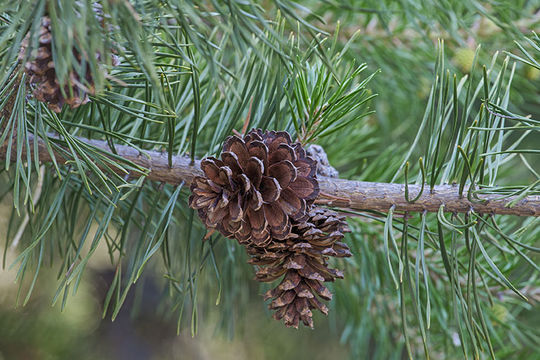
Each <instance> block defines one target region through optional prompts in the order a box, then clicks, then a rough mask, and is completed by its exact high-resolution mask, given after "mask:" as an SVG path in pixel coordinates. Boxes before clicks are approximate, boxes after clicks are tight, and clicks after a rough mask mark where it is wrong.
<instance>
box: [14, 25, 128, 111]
mask: <svg viewBox="0 0 540 360" xmlns="http://www.w3.org/2000/svg"><path fill="white" fill-rule="evenodd" d="M38 36H39V39H38V47H37V50H34V51H32V53H31V54H30V55H29V57H28V59H26V52H27V50H28V46H29V43H30V34H27V35H26V37H25V38H24V39H23V41H22V43H21V50H20V52H19V61H24V60H25V59H26V60H27V61H26V63H25V64H24V71H25V72H26V74H27V75H28V77H29V83H30V84H31V85H33V86H34V91H33V94H34V97H35V98H36V100H38V101H42V102H45V103H47V106H48V107H49V109H51V110H52V111H54V112H56V113H59V112H60V111H61V110H62V107H63V106H64V104H68V105H69V106H70V107H71V108H77V107H79V106H81V105H83V104H86V103H87V102H89V101H90V99H89V97H88V94H92V93H93V92H94V82H93V80H92V75H91V73H90V67H89V65H87V67H86V75H85V79H84V80H85V81H82V80H81V78H80V77H79V74H78V73H77V72H76V71H75V70H73V69H71V70H70V72H69V79H68V81H67V83H66V84H64V85H63V90H64V91H63V92H62V85H61V84H60V83H59V81H58V79H57V77H56V69H55V64H54V61H53V56H52V41H53V34H52V32H51V19H50V18H49V17H48V16H43V17H42V18H41V27H40V29H39V34H38ZM73 53H74V54H75V56H76V57H77V59H78V61H79V62H82V59H81V54H80V53H79V52H78V51H77V50H76V49H73ZM96 58H97V59H98V60H99V59H100V54H96ZM112 63H113V65H117V64H118V59H117V57H116V56H114V55H113V57H112Z"/></svg>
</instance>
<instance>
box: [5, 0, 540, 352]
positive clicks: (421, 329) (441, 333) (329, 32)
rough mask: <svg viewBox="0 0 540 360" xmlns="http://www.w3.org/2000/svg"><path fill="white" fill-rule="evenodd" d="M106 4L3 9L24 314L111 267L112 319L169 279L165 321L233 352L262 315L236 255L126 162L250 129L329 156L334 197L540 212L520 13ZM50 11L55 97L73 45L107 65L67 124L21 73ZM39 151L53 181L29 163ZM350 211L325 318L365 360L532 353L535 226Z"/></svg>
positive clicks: (525, 11)
mask: <svg viewBox="0 0 540 360" xmlns="http://www.w3.org/2000/svg"><path fill="white" fill-rule="evenodd" d="M100 3H101V4H102V10H101V11H102V12H103V15H102V19H105V20H103V22H102V21H100V20H99V18H97V17H96V16H95V13H94V10H93V9H94V7H93V4H92V1H89V0H86V1H76V2H74V1H68V0H63V1H54V2H53V1H47V0H35V1H26V2H15V3H14V2H12V1H0V114H2V117H1V118H0V129H1V133H0V144H3V143H4V142H6V143H7V146H8V151H7V152H6V154H7V155H6V157H7V158H6V161H5V164H4V166H2V168H1V170H0V201H1V203H2V204H4V205H5V206H9V207H10V209H11V210H12V211H11V215H10V218H9V221H8V225H7V228H6V229H2V230H5V232H6V241H5V245H4V250H3V258H2V259H3V261H2V267H3V268H4V269H6V271H7V270H8V269H12V270H16V271H17V282H18V284H19V294H18V296H17V300H16V302H17V303H19V304H27V303H28V302H29V301H31V299H32V293H33V291H34V289H35V288H36V287H37V286H38V284H39V281H40V270H41V269H42V268H44V267H51V268H52V269H53V270H54V271H56V273H57V286H56V291H55V295H54V296H53V298H52V302H53V304H57V306H59V307H60V308H62V309H63V308H64V307H65V305H66V302H67V301H68V298H69V296H70V294H74V293H76V292H77V290H78V289H79V288H80V287H81V284H82V282H84V281H85V280H84V278H85V277H86V274H87V273H88V271H86V269H87V267H88V263H89V262H90V261H91V259H93V258H95V257H97V255H96V254H98V253H100V252H104V253H105V254H106V255H107V257H108V262H109V264H110V266H111V267H113V268H114V269H115V272H114V276H113V278H112V280H111V283H110V286H109V287H108V291H107V292H106V295H105V297H104V299H103V309H102V314H103V316H104V317H108V318H109V317H110V318H112V319H115V318H117V316H118V314H119V312H120V310H121V309H122V306H123V305H124V304H125V302H126V299H127V298H128V295H129V294H132V293H133V292H136V291H137V287H139V286H141V285H140V284H141V283H143V282H144V278H145V276H146V275H145V274H157V275H158V276H160V278H161V280H160V281H159V283H160V285H161V286H162V292H161V293H160V300H161V305H160V306H159V311H161V312H163V313H164V314H166V315H167V317H168V318H174V319H175V322H176V325H177V332H186V331H187V332H189V333H190V334H192V335H196V334H197V333H198V332H199V331H200V329H201V328H203V327H205V326H206V323H205V321H207V320H208V318H207V317H205V316H204V314H206V313H209V312H210V311H211V310H212V309H215V308H216V307H217V309H218V313H219V319H218V320H217V321H216V322H217V323H218V324H219V327H220V329H221V330H222V331H224V332H226V333H228V334H229V335H230V336H232V335H234V334H238V333H239V332H240V331H241V329H238V328H236V327H235V324H236V323H237V321H238V318H239V317H242V316H243V308H244V307H246V306H247V305H248V304H250V303H252V302H253V301H254V300H255V301H262V299H261V298H260V296H258V295H257V294H259V293H261V292H262V290H263V289H258V288H257V287H258V286H257V285H256V284H255V283H254V282H253V281H252V280H251V278H252V273H253V271H252V269H250V267H249V266H248V265H247V264H246V255H245V254H244V253H243V251H242V249H241V248H240V247H239V246H238V245H237V244H236V243H235V242H234V241H230V240H226V239H223V238H222V237H221V236H218V235H212V236H210V237H209V238H208V239H206V240H205V241H203V239H204V238H205V233H206V229H204V228H203V226H202V224H201V223H200V222H199V220H198V219H197V217H196V216H195V214H194V212H193V211H192V210H191V209H189V207H188V206H187V197H188V196H189V189H187V187H186V186H184V184H179V185H178V186H172V185H166V184H158V183H152V182H151V181H148V180H146V179H144V178H140V179H139V180H133V179H131V178H130V177H129V175H130V174H132V173H133V172H140V173H146V172H147V169H144V168H141V167H140V166H137V165H135V164H133V163H132V162H130V161H127V160H125V159H123V158H121V157H120V156H118V155H117V152H116V150H115V146H117V145H129V146H130V147H132V148H134V149H136V150H138V151H139V152H140V153H141V155H140V156H143V157H144V156H146V155H145V152H146V151H148V150H158V151H163V152H166V153H167V154H168V160H169V163H171V162H172V157H173V156H175V155H189V156H191V157H192V158H201V157H203V156H207V155H212V154H216V153H217V152H219V151H220V149H221V146H222V143H223V140H224V139H225V137H227V136H229V135H230V134H231V133H232V132H233V130H238V131H241V129H242V127H243V126H244V124H245V125H247V127H248V128H251V127H260V128H264V129H279V130H287V131H289V132H291V133H294V134H296V136H297V138H298V139H299V140H300V141H301V142H303V143H310V142H317V143H319V144H321V145H323V146H324V147H325V149H326V151H327V153H328V156H329V159H330V162H331V163H332V165H334V166H335V167H336V168H338V170H340V176H341V177H342V178H350V179H357V180H365V181H377V182H402V183H416V184H422V185H423V186H424V187H423V191H424V192H428V191H431V190H432V189H433V187H434V186H435V185H438V184H450V183H455V184H456V187H457V189H458V191H460V193H461V194H462V195H463V196H467V197H468V199H469V200H471V201H473V202H475V201H481V200H480V199H479V195H480V194H486V193H489V194H497V195H499V196H500V197H501V198H505V197H508V196H517V197H518V199H521V198H523V197H525V196H531V195H536V196H537V195H540V180H539V172H540V170H539V161H538V142H539V141H540V133H539V127H538V124H539V123H540V119H539V118H540V107H539V103H538V96H539V95H540V88H539V87H538V86H537V85H538V79H535V78H534V77H535V76H537V75H534V73H531V70H530V69H539V68H540V67H539V66H538V62H539V61H540V60H539V59H540V47H539V46H540V44H539V39H538V35H536V34H534V33H533V34H532V36H531V35H530V31H529V30H531V29H534V27H535V26H538V17H536V18H534V17H533V16H532V15H531V14H532V10H534V5H533V4H531V3H530V2H527V1H519V2H517V3H516V2H514V1H498V2H478V1H473V2H461V1H445V2H437V3H436V4H435V3H433V4H432V3H429V2H423V1H416V0H408V1H405V2H399V3H398V2H393V1H383V2H380V1H371V0H366V1H360V2H358V1H349V2H347V1H339V2H338V1H324V2H322V3H321V2H314V1H310V0H306V1H302V2H299V3H295V2H292V1H275V2H262V3H261V4H259V3H257V2H250V1H227V2H225V1H203V2H191V1H180V0H166V1H163V0H162V1H152V0H145V1H132V2H128V1H102V2H100ZM45 12H47V13H48V14H49V15H50V16H51V19H52V27H53V35H54V39H55V42H54V48H53V49H54V62H55V68H56V69H57V71H58V77H59V80H60V81H62V79H64V78H65V77H66V76H67V71H68V69H70V68H74V69H75V71H77V73H78V74H79V75H80V77H81V78H85V76H84V75H86V74H85V72H86V71H87V67H86V66H81V65H79V63H78V60H77V59H76V57H75V54H74V52H73V51H72V49H73V48H76V49H78V51H86V52H88V54H99V57H96V56H89V57H88V58H89V59H91V61H90V63H89V64H88V65H89V66H88V69H89V70H88V71H89V72H90V74H91V77H92V79H93V81H94V83H95V87H96V93H95V94H94V95H93V96H92V97H91V100H92V101H91V103H89V104H87V105H85V106H82V107H80V108H77V109H74V110H73V109H68V108H67V107H65V108H64V109H63V111H62V112H61V113H60V114H55V113H53V112H52V111H50V110H49V109H47V107H46V106H45V105H44V104H43V103H40V102H38V101H36V100H35V99H34V98H33V97H32V96H29V94H30V93H31V89H29V88H28V87H29V85H28V83H27V82H26V80H27V79H26V75H25V73H24V72H23V68H22V67H21V66H20V64H18V62H17V58H18V56H19V49H20V47H21V45H20V44H21V42H22V41H23V39H24V37H25V36H26V34H27V33H28V32H29V33H30V39H31V42H30V43H31V44H33V45H31V46H34V47H35V45H36V44H37V35H36V34H37V33H36V31H37V30H38V28H39V23H40V21H41V16H42V15H43V14H44V13H45ZM338 20H339V25H336V24H337V23H338ZM103 23H105V25H103ZM524 28H525V29H526V31H525V33H526V35H527V36H529V37H530V38H528V37H524V36H523V34H522V31H523V29H524ZM437 38H442V39H444V40H441V41H439V42H437V41H435V40H436V39H437ZM513 41H516V42H515V45H514V43H513ZM443 42H444V43H446V45H444V46H443ZM480 43H482V47H479V46H477V45H479V44H480ZM496 50H504V51H506V54H507V57H506V58H504V59H503V58H502V56H501V55H500V54H499V53H498V52H496ZM113 52H115V53H117V54H118V55H119V56H120V60H121V64H120V65H119V66H114V67H113V66H112V64H111V62H110V60H108V59H110V55H111V54H112V53H113ZM28 54H29V53H27V55H28ZM99 59H101V60H100V61H98V60H99ZM103 59H106V60H103ZM515 60H517V61H515ZM363 63H365V64H363ZM359 64H361V65H359ZM378 70H380V73H379V74H376V75H375V76H374V74H375V73H376V72H377V71H378ZM531 74H532V75H531ZM535 84H536V85H535ZM430 85H431V86H430ZM368 87H369V89H368ZM375 94H379V95H378V96H377V97H375ZM371 109H375V110H376V112H373V111H372V110H371ZM6 114H7V115H6ZM37 137H40V138H42V139H44V141H45V151H47V153H48V154H50V156H51V158H52V160H53V161H52V162H51V163H47V164H44V165H41V164H40V163H39V161H38V157H37V153H36V152H34V153H32V152H25V151H23V150H24V148H25V147H28V146H29V144H30V141H35V139H36V138H37ZM83 139H99V140H105V141H107V143H108V144H109V146H110V148H111V151H110V152H105V151H103V150H100V149H99V148H97V147H96V146H94V145H93V144H92V142H88V141H85V140H83ZM54 154H57V155H56V157H55V155H54ZM23 155H24V156H23ZM58 155H60V156H61V157H62V158H63V159H67V160H68V161H67V164H66V165H62V166H61V165H59V164H60V161H59V159H57V157H58ZM112 168H117V169H122V171H121V173H117V172H113V171H111V170H110V169H112ZM418 195H419V194H416V193H410V194H409V193H408V194H407V197H408V198H409V200H410V201H414V199H415V197H417V196H418ZM404 196H405V195H404ZM6 204H7V205H6ZM510 206H511V204H510ZM348 214H349V215H350V221H349V223H350V225H351V227H352V230H353V232H352V234H351V235H350V236H349V237H348V238H347V242H348V244H349V245H350V246H351V250H352V252H353V254H354V255H355V256H354V257H352V258H349V259H347V260H346V261H343V264H340V265H344V266H345V270H346V279H345V280H344V281H339V282H336V284H334V289H333V290H334V291H335V293H336V296H335V298H334V300H333V301H332V302H331V304H330V306H331V314H330V317H329V320H328V321H329V322H330V325H331V327H332V329H333V331H334V332H335V334H336V335H335V336H336V338H338V337H339V338H340V339H341V341H342V342H343V343H346V344H348V346H349V347H350V350H351V351H350V352H351V355H352V356H353V357H356V358H364V357H366V356H369V357H370V358H380V359H389V358H396V359H397V358H399V359H401V358H407V357H411V358H417V357H422V356H425V357H431V358H463V357H465V358H483V357H501V358H503V357H510V356H518V357H520V358H527V357H532V356H535V355H537V350H536V344H537V343H538V339H539V336H540V334H539V332H538V329H537V328H536V327H535V324H534V322H533V317H532V316H531V315H533V314H534V312H535V311H536V312H537V309H536V308H535V306H537V303H538V301H539V299H538V287H539V286H540V283H539V279H538V270H539V269H538V265H537V264H536V263H537V261H536V260H537V258H538V257H537V253H538V251H540V249H538V239H539V238H540V227H539V226H538V224H539V222H538V219H537V218H517V217H510V216H508V217H506V216H493V215H480V214H476V213H474V212H470V213H468V214H463V215H457V214H448V213H446V212H445V209H444V207H443V206H441V209H440V211H439V213H435V214H427V213H422V214H401V213H397V212H395V211H394V209H391V211H390V212H389V213H386V214H383V213H378V212H367V211H366V212H356V213H353V212H348ZM13 253H15V254H16V256H14V257H13V258H14V259H11V260H10V261H8V260H9V259H10V256H8V255H12V254H13ZM263 287H264V286H263ZM260 311H261V313H262V311H263V310H262V306H261V307H260ZM260 316H263V315H262V314H261V315H260ZM264 316H266V317H267V318H270V315H269V314H268V313H265V315H264ZM318 320H319V321H318V322H319V323H321V322H325V321H327V320H324V319H322V318H321V319H318ZM268 321H272V320H271V319H269V320H268ZM276 331H278V330H276ZM283 331H288V330H283Z"/></svg>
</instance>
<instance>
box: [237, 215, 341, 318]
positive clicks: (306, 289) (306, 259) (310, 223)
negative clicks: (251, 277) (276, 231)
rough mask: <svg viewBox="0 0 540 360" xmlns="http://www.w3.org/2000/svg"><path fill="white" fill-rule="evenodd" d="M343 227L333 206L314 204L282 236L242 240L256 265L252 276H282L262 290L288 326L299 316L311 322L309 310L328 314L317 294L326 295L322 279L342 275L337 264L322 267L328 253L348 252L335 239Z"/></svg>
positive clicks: (328, 296)
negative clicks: (253, 242)
mask: <svg viewBox="0 0 540 360" xmlns="http://www.w3.org/2000/svg"><path fill="white" fill-rule="evenodd" d="M346 232H349V228H348V227H347V223H346V222H345V218H344V217H341V216H339V215H338V214H337V213H336V212H334V211H331V210H328V209H324V208H317V207H314V208H313V209H312V210H311V211H310V212H309V218H308V219H307V220H306V221H303V222H294V223H293V228H292V232H291V235H290V236H289V238H287V239H286V240H284V241H280V240H272V242H271V243H270V244H268V246H266V247H265V248H261V247H255V246H248V247H247V252H248V254H249V255H251V257H252V258H251V259H250V261H249V262H250V263H251V264H253V265H256V266H258V270H257V273H256V276H255V278H256V279H257V280H258V281H261V282H270V281H274V280H277V279H279V278H280V277H282V276H283V279H282V280H281V282H280V284H279V285H278V286H277V287H275V288H274V289H272V290H270V291H268V292H266V294H265V295H264V298H265V300H268V299H272V302H271V303H270V305H269V308H270V309H272V310H276V312H275V313H274V315H273V317H274V318H275V319H276V320H281V319H283V320H284V322H285V325H286V326H288V327H291V326H292V327H295V328H298V324H299V322H300V320H301V321H302V322H303V323H304V325H306V326H309V327H311V328H313V319H312V315H313V314H312V310H313V309H318V310H320V311H321V312H322V313H323V314H325V315H326V314H328V308H327V307H326V305H325V304H324V303H322V302H321V301H320V300H319V298H320V299H323V300H331V299H332V293H331V292H330V291H329V290H328V288H326V287H325V286H324V285H323V282H326V281H334V280H335V279H336V278H340V279H342V278H343V273H342V272H341V271H340V270H336V269H331V268H329V267H328V263H327V260H328V257H329V256H334V257H348V256H351V255H352V254H351V252H350V250H349V247H348V246H347V245H346V244H345V243H343V242H341V240H342V239H343V234H344V233H346Z"/></svg>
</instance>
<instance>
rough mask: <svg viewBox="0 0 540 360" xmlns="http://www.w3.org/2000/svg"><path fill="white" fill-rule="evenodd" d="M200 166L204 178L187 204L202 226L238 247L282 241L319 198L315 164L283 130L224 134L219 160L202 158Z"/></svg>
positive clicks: (195, 182)
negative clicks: (233, 241) (195, 211)
mask: <svg viewBox="0 0 540 360" xmlns="http://www.w3.org/2000/svg"><path fill="white" fill-rule="evenodd" d="M201 168H202V170H203V171H204V173H205V175H206V176H205V177H196V178H195V179H194V180H193V183H192V185H191V191H192V193H193V195H192V196H191V197H190V199H189V204H190V206H191V207H192V208H194V209H197V210H198V213H199V216H200V217H201V219H202V220H203V222H204V223H205V225H206V226H207V227H209V228H216V229H217V230H218V231H220V232H221V233H222V234H223V235H225V236H227V237H234V238H236V239H237V240H238V241H239V242H240V243H242V244H255V245H257V246H264V245H265V244H267V243H269V242H270V241H271V240H272V239H282V240H283V239H286V238H287V237H288V236H289V234H290V232H291V227H292V223H291V221H301V220H303V219H305V218H306V212H307V209H308V208H309V206H310V205H311V204H312V203H313V201H314V200H315V198H316V197H317V195H318V194H319V183H318V182H317V179H316V171H317V163H316V162H315V161H314V160H313V159H311V158H310V157H308V156H307V155H306V152H305V150H304V149H303V148H302V146H301V145H300V144H299V143H293V142H292V140H291V137H290V135H289V134H288V133H287V132H283V131H279V132H276V131H266V132H262V131H261V130H259V129H257V130H255V129H254V130H251V131H250V132H249V133H248V134H247V135H245V136H244V138H243V139H241V138H240V137H238V136H230V137H229V138H227V140H226V141H225V144H224V145H223V152H222V154H221V160H220V159H216V158H214V157H209V158H206V159H204V160H203V161H202V162H201Z"/></svg>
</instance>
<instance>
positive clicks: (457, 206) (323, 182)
mask: <svg viewBox="0 0 540 360" xmlns="http://www.w3.org/2000/svg"><path fill="white" fill-rule="evenodd" d="M28 137H29V139H28V140H29V143H30V144H33V143H34V140H33V135H31V134H29V135H28ZM51 137H54V136H53V135H51ZM80 140H81V141H85V142H86V143H88V144H89V145H92V146H94V147H96V148H99V149H102V150H104V151H108V152H110V148H109V146H108V145H107V142H106V141H102V140H88V139H82V138H81V139H80ZM37 143H38V153H39V159H40V161H42V162H48V161H51V160H52V159H51V157H50V154H49V153H48V151H47V147H46V145H45V143H44V142H43V140H42V139H39V140H38V141H37ZM15 148H16V147H12V150H11V151H12V156H11V159H12V161H15V157H16V154H15V153H14V152H15ZM115 148H116V150H117V154H118V156H121V157H122V158H124V159H125V160H128V161H131V162H133V163H134V164H136V165H138V166H141V167H144V168H145V169H147V179H148V180H152V181H159V182H164V183H169V184H174V185H178V184H179V183H181V182H182V181H184V182H185V183H186V185H189V184H191V182H192V180H193V178H194V177H195V176H200V175H202V174H203V173H202V171H201V169H200V161H195V162H194V163H193V164H191V160H190V158H188V157H184V156H173V157H172V167H169V165H168V160H167V153H161V152H158V151H146V153H145V155H146V156H141V154H140V153H139V151H138V150H137V149H135V148H132V147H130V146H127V145H115ZM31 151H33V149H31ZM6 152H7V146H6V145H5V144H4V145H3V146H0V159H4V158H5V157H6ZM25 153H26V149H24V151H23V156H25ZM55 157H56V161H57V162H58V163H59V164H64V163H65V162H66V161H67V160H69V159H64V158H63V157H62V156H61V155H60V154H55ZM113 171H115V172H117V173H120V174H122V175H124V173H123V172H122V171H121V170H120V169H114V168H113ZM130 175H131V177H132V178H138V177H140V176H143V174H142V173H138V172H133V173H131V174H130ZM319 185H320V190H321V195H320V196H319V198H318V199H317V200H316V202H317V203H318V204H321V205H326V206H332V207H338V208H346V209H352V210H357V211H358V210H375V211H382V212H386V211H388V209H390V207H391V206H394V207H395V211H396V212H397V211H403V212H423V211H427V212H437V211H438V210H439V208H440V207H441V205H443V206H444V211H445V212H451V213H467V212H469V211H471V210H472V211H474V212H475V213H478V214H504V215H519V216H540V196H538V195H533V196H526V197H524V198H523V199H521V200H519V201H517V202H516V203H515V204H514V205H513V206H508V204H509V203H511V202H512V201H515V200H516V197H515V196H511V197H507V198H505V199H501V198H500V196H499V195H497V194H478V198H479V199H480V200H481V201H478V202H476V201H475V202H471V201H469V200H468V199H467V198H466V197H462V196H459V186H457V185H439V186H435V187H434V188H433V191H428V192H425V193H423V194H422V196H420V198H419V199H418V200H416V201H415V202H414V203H409V202H407V200H406V199H405V185H404V184H389V183H373V182H364V181H353V180H345V179H339V178H329V177H324V176H319ZM409 191H410V192H412V193H419V192H420V186H419V185H409Z"/></svg>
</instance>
